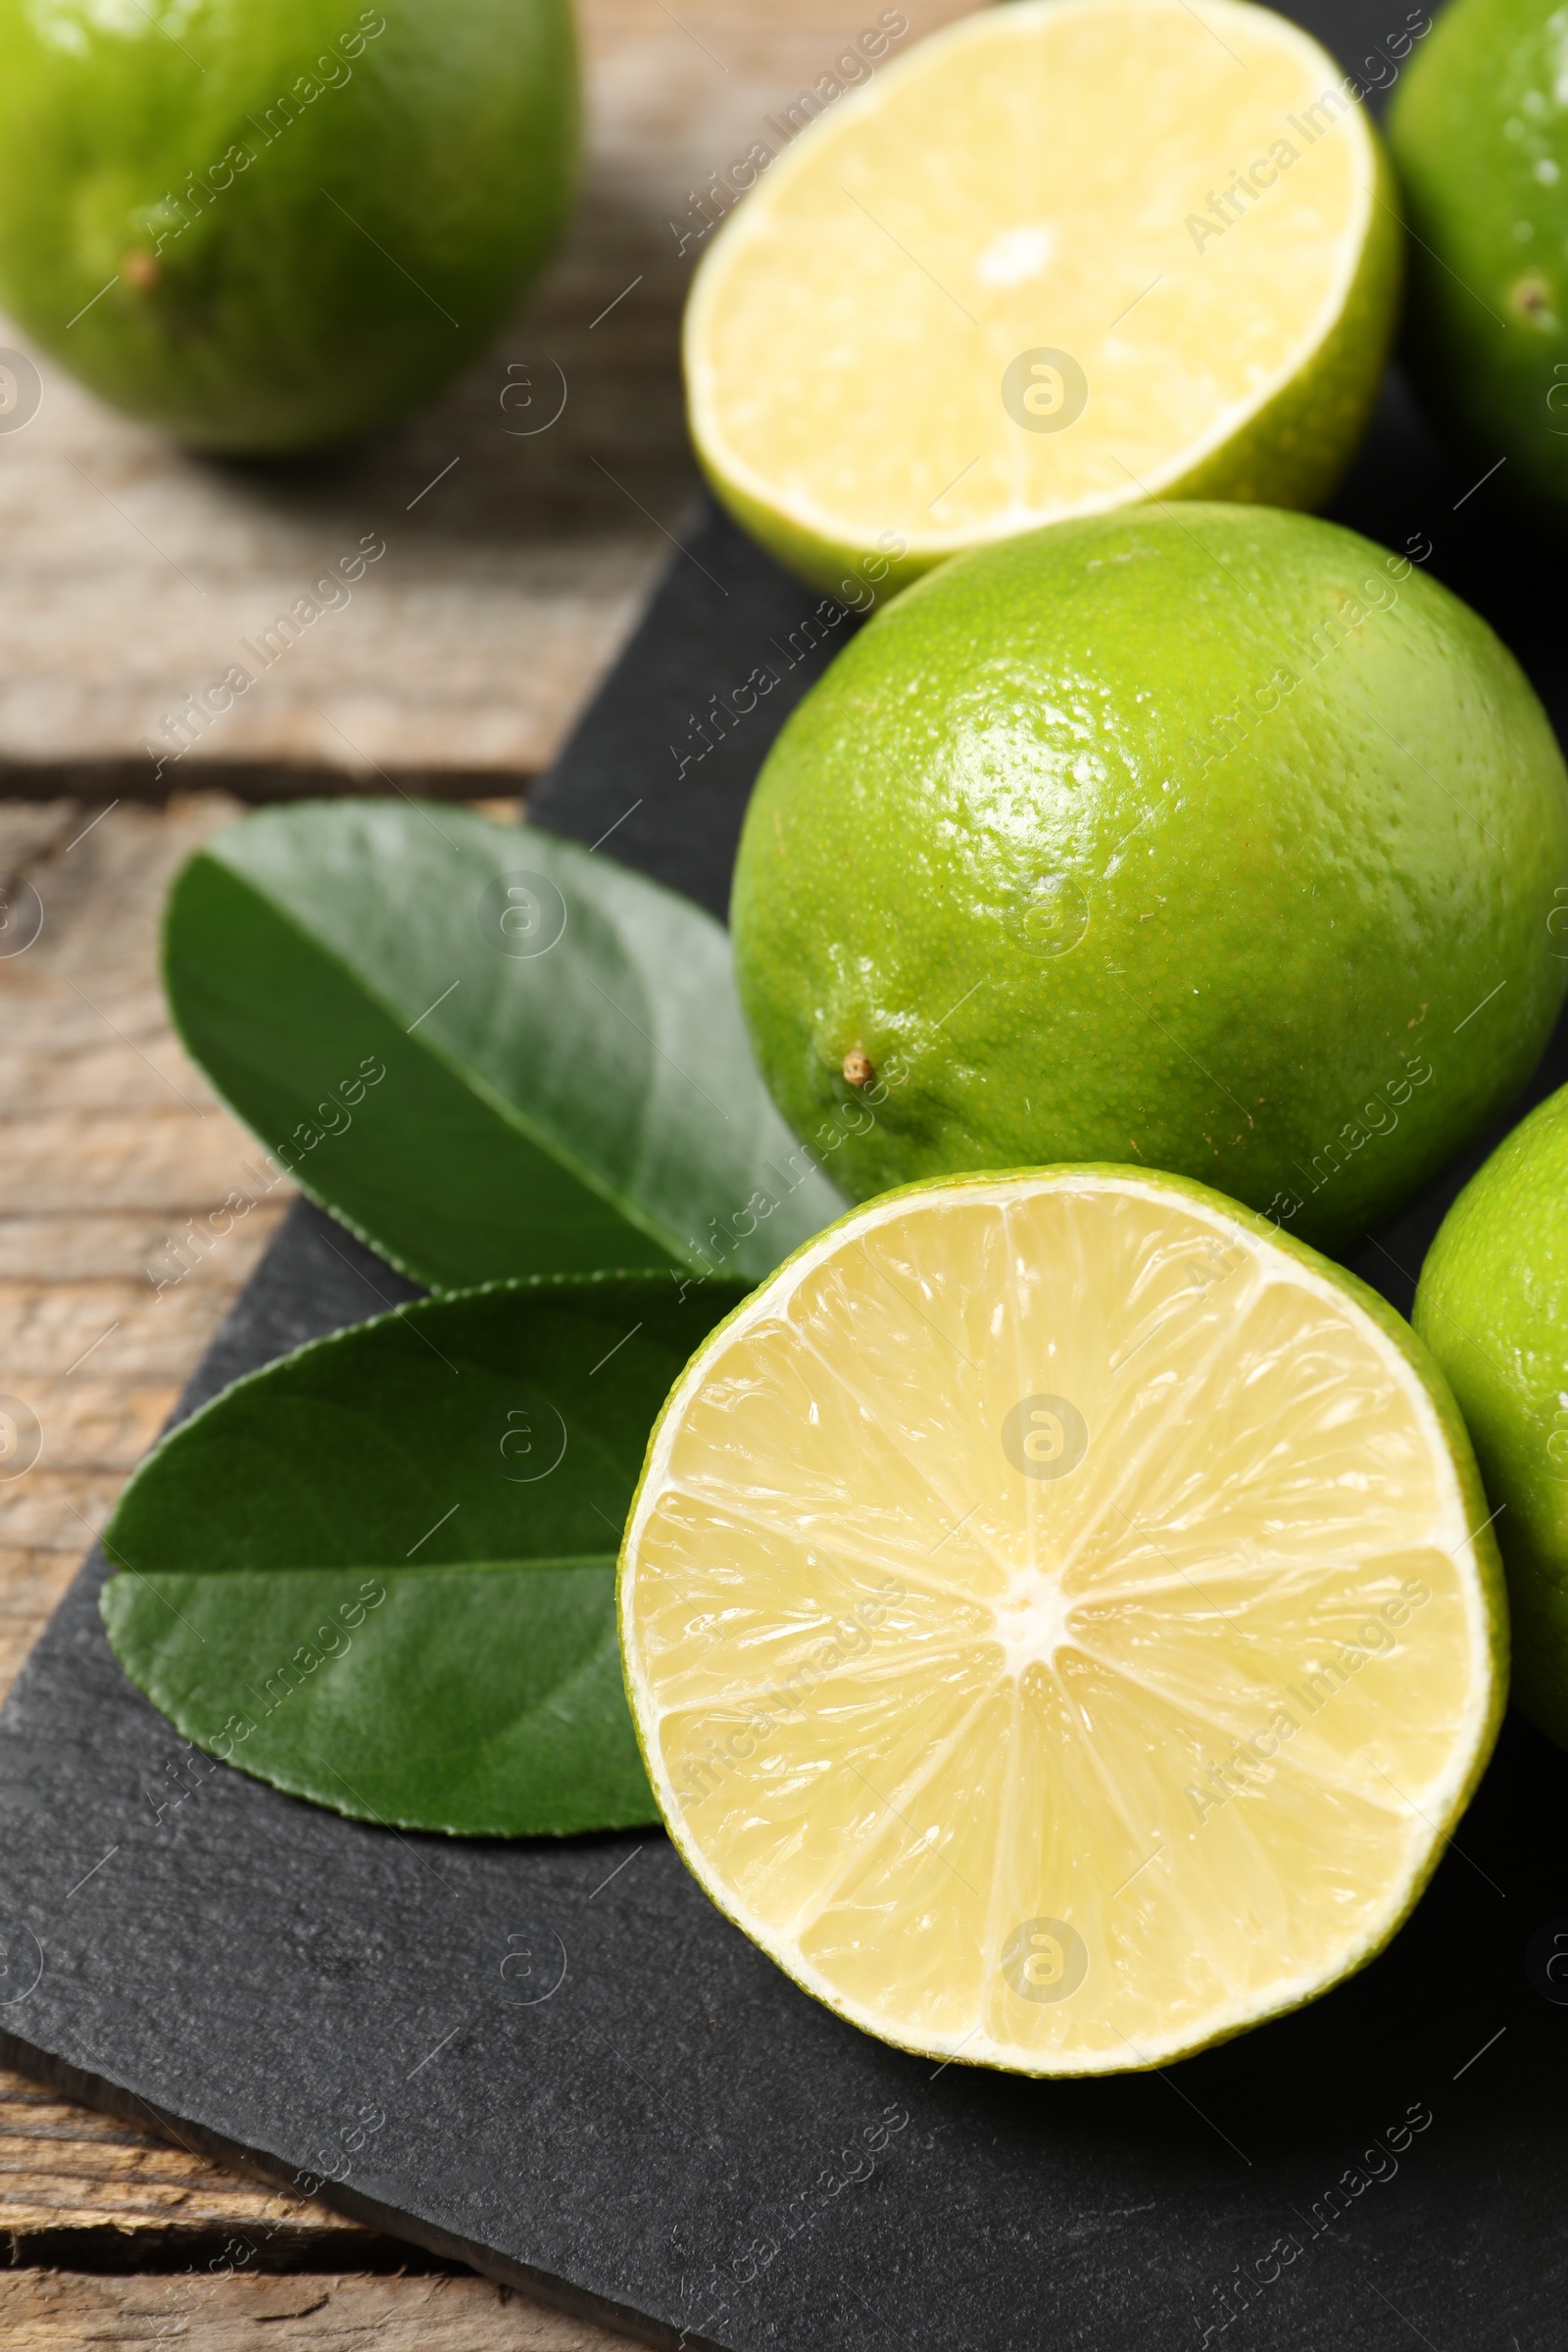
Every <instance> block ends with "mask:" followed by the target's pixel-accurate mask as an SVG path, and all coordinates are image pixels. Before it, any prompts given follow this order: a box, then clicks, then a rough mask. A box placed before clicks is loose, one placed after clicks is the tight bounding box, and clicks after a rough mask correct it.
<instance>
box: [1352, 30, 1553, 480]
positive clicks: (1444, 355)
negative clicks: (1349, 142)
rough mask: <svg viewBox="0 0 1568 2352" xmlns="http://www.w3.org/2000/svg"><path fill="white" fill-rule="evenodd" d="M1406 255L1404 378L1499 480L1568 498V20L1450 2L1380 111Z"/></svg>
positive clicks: (1439, 421)
mask: <svg viewBox="0 0 1568 2352" xmlns="http://www.w3.org/2000/svg"><path fill="white" fill-rule="evenodd" d="M1388 131H1389V141H1390V144H1391V146H1392V148H1393V151H1394V158H1395V162H1396V164H1397V169H1398V172H1399V177H1400V180H1401V182H1402V184H1403V191H1404V206H1405V217H1406V219H1407V221H1408V222H1409V225H1410V227H1411V228H1412V230H1413V231H1414V236H1413V237H1412V240H1411V243H1410V251H1409V272H1410V277H1409V303H1408V310H1407V315H1406V330H1405V341H1406V357H1407V362H1408V372H1409V375H1410V379H1411V382H1412V384H1413V386H1414V388H1415V391H1416V394H1417V397H1418V398H1419V399H1420V401H1421V402H1422V405H1423V406H1424V407H1425V408H1426V409H1427V411H1428V412H1429V414H1430V415H1431V416H1432V417H1433V419H1434V421H1435V422H1437V423H1438V424H1439V425H1440V426H1442V427H1443V428H1445V429H1446V430H1447V431H1449V432H1450V433H1454V434H1456V435H1457V436H1458V437H1459V438H1461V439H1462V440H1463V441H1464V442H1465V443H1466V444H1467V445H1469V447H1470V448H1471V449H1472V451H1473V453H1474V455H1475V457H1476V459H1477V461H1478V463H1486V464H1495V462H1496V461H1497V460H1499V459H1504V458H1505V459H1506V460H1507V461H1508V471H1507V474H1506V475H1505V476H1504V479H1503V484H1502V486H1503V487H1505V488H1511V489H1512V490H1513V491H1514V492H1515V493H1516V494H1519V493H1523V494H1525V495H1527V496H1528V495H1532V494H1544V495H1545V496H1546V497H1547V498H1550V499H1552V500H1554V501H1556V502H1558V503H1559V504H1565V505H1568V15H1565V13H1564V11H1563V8H1562V6H1561V4H1560V0H1454V4H1453V6H1452V7H1450V8H1448V9H1446V10H1445V12H1444V14H1443V16H1442V17H1441V18H1440V20H1439V22H1438V24H1437V26H1436V27H1435V29H1434V30H1433V32H1432V33H1431V35H1430V37H1429V38H1428V39H1427V40H1426V41H1425V43H1424V44H1423V46H1422V47H1421V48H1420V49H1419V50H1417V52H1416V53H1415V55H1414V57H1413V58H1412V59H1411V61H1410V65H1409V68H1408V70H1407V73H1406V75H1405V78H1404V80H1403V81H1402V83H1401V84H1400V85H1399V87H1398V89H1397V92H1396V94H1395V99H1394V104H1393V106H1392V108H1391V110H1390V114H1389V123H1388Z"/></svg>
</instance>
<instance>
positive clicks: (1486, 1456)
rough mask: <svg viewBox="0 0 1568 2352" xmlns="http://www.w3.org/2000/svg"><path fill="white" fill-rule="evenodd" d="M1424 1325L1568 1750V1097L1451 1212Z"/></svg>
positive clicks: (1539, 1706)
mask: <svg viewBox="0 0 1568 2352" xmlns="http://www.w3.org/2000/svg"><path fill="white" fill-rule="evenodd" d="M1561 944H1562V945H1563V947H1564V948H1565V949H1568V941H1564V942H1563V943H1561ZM1414 1321H1415V1327H1416V1330H1417V1331H1418V1332H1419V1333H1420V1334H1421V1337H1422V1338H1423V1339H1424V1340H1425V1341H1426V1344H1427V1346H1428V1347H1429V1348H1431V1350H1432V1352H1433V1354H1434V1355H1435V1356H1436V1357H1437V1359H1438V1362H1439V1363H1440V1364H1441V1365H1442V1367H1443V1369H1444V1371H1445V1372H1446V1374H1447V1376H1448V1385H1449V1386H1450V1388H1451V1389H1452V1390H1453V1393H1454V1396H1455V1397H1456V1398H1457V1399H1458V1403H1459V1409H1460V1411H1461V1412H1462V1413H1463V1415H1464V1418H1465V1422H1466V1425H1467V1426H1468V1428H1469V1431H1470V1435H1471V1438H1472V1440H1473V1441H1474V1444H1475V1449H1476V1458H1477V1460H1478V1461H1479V1463H1480V1465H1481V1475H1482V1478H1483V1479H1484V1481H1485V1483H1486V1489H1487V1495H1488V1498H1489V1500H1490V1501H1491V1502H1492V1503H1494V1504H1495V1506H1497V1521H1496V1531H1497V1538H1498V1542H1499V1544H1500V1545H1501V1549H1502V1558H1503V1565H1504V1568H1505V1569H1506V1571H1507V1578H1508V1603H1509V1611H1510V1614H1511V1616H1512V1619H1513V1638H1514V1679H1513V1694H1514V1696H1515V1698H1517V1700H1518V1701H1519V1704H1520V1706H1521V1707H1522V1708H1523V1709H1524V1711H1525V1713H1526V1714H1527V1715H1528V1716H1529V1717H1530V1718H1531V1720H1532V1722H1534V1723H1537V1724H1539V1725H1540V1726H1541V1729H1542V1730H1543V1731H1544V1732H1546V1733H1549V1734H1550V1736H1551V1738H1552V1739H1553V1740H1557V1741H1558V1742H1559V1744H1560V1745H1562V1746H1564V1747H1568V1088H1565V1089H1564V1090H1563V1092H1562V1093H1560V1094H1556V1095H1552V1096H1551V1097H1549V1099H1548V1100H1547V1101H1546V1102H1544V1103H1541V1104H1540V1105H1539V1107H1538V1108H1537V1109H1535V1110H1533V1111H1532V1112H1531V1114H1530V1116H1529V1117H1528V1118H1527V1119H1525V1120H1522V1121H1521V1123H1520V1124H1519V1126H1517V1127H1516V1128H1515V1129H1514V1131H1513V1133H1512V1134H1511V1135H1510V1136H1509V1137H1508V1138H1507V1139H1506V1141H1505V1142H1504V1143H1502V1144H1500V1145H1499V1146H1498V1147H1497V1150H1496V1151H1495V1152H1494V1153H1493V1154H1492V1157H1491V1158H1490V1159H1489V1160H1488V1161H1487V1164H1486V1166H1485V1167H1484V1168H1483V1169H1482V1170H1481V1173H1480V1174H1479V1175H1478V1176H1475V1177H1473V1178H1472V1179H1471V1181H1470V1182H1469V1184H1467V1185H1466V1186H1465V1189H1464V1191H1463V1192H1462V1193H1461V1194H1460V1195H1459V1198H1458V1200H1457V1201H1455V1202H1454V1204H1453V1206H1452V1208H1450V1209H1449V1211H1448V1213H1447V1215H1446V1218H1445V1219H1444V1221H1443V1227H1442V1230H1441V1231H1440V1233H1439V1235H1438V1238H1437V1240H1436V1241H1435V1242H1434V1243H1433V1245H1432V1248H1431V1250H1430V1251H1429V1252H1428V1254H1427V1261H1426V1264H1425V1265H1424V1266H1423V1267H1422V1269H1421V1284H1420V1288H1419V1290H1418V1291H1417V1293H1416V1301H1415V1316H1414Z"/></svg>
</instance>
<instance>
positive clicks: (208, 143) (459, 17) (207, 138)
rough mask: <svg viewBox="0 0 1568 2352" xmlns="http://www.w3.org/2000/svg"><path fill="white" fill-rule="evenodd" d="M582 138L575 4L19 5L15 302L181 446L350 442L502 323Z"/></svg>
mask: <svg viewBox="0 0 1568 2352" xmlns="http://www.w3.org/2000/svg"><path fill="white" fill-rule="evenodd" d="M377 27H379V28H380V29H379V30H377V29H376V28H377ZM577 147H578V103H577V77H576V59H575V50H574V45H573V35H572V26H571V18H570V10H569V0H449V4H448V5H446V6H443V7H440V8H432V7H427V6H421V5H419V4H418V0H374V4H373V5H369V6H364V5H362V0H180V4H178V5H176V6H174V7H172V8H170V7H167V6H154V7H150V8H145V9H143V8H141V7H138V6H137V5H135V0H116V4H115V5H108V6H105V5H102V4H101V0H0V305H3V307H4V308H5V309H6V310H7V311H8V312H9V313H10V315H11V316H12V317H13V318H14V319H17V320H18V322H19V323H20V324H21V325H22V326H23V327H24V328H25V330H26V332H27V333H28V334H29V336H31V337H32V338H33V339H34V340H35V341H36V342H37V343H38V344H39V345H41V346H42V348H43V349H44V350H45V351H46V352H48V353H49V354H50V355H51V356H52V357H53V358H54V359H56V360H58V361H59V362H60V363H61V364H62V365H63V366H64V367H67V368H70V369H71V370H72V372H73V374H75V375H77V376H79V377H80V378H81V380H82V381H83V382H84V383H86V384H88V385H90V386H91V388H92V389H93V390H94V391H95V392H97V393H99V394H101V395H102V397H103V398H104V399H105V400H108V401H111V402H113V403H114V404H115V405H116V406H117V407H119V408H122V409H125V410H128V411H129V413H130V414H131V415H132V416H134V417H142V418H145V419H146V420H148V421H149V422H151V423H155V424H158V425H162V426H164V427H166V428H167V429H168V430H169V431H171V432H172V433H175V434H177V435H178V436H179V437H180V438H182V439H183V440H186V441H188V442H191V443H193V444H196V445H198V446H202V447H206V448H209V449H213V450H219V451H226V452H231V453H235V454H246V455H270V454H279V453H286V452H289V451H295V450H303V449H309V448H312V447H316V446H320V445H325V444H329V443H332V442H335V441H338V440H341V439H343V438H345V437H347V436H349V435H351V434H355V433H360V432H363V431H365V430H367V429H368V428H369V427H371V426H374V425H377V424H380V423H382V422H384V421H386V420H387V419H388V418H390V417H395V416H397V415H399V414H400V413H401V412H403V411H404V410H406V409H408V408H410V407H412V406H413V405H415V404H416V403H417V402H418V401H419V400H421V399H423V398H425V397H426V396H427V395H428V394H430V393H431V392H433V391H435V390H436V389H437V388H438V387H439V386H440V385H441V384H443V383H445V382H446V381H447V380H448V379H449V378H450V377H451V376H453V375H455V374H456V373H457V372H458V371H459V370H460V369H461V368H463V367H464V366H465V365H466V362H467V361H469V360H470V359H471V358H472V357H473V356H474V355H475V353H476V352H478V351H479V350H481V349H482V348H483V346H484V345H485V343H486V342H488V341H489V339H490V338H491V337H492V336H493V335H494V334H495V332H496V330H497V329H498V328H499V327H500V326H501V324H502V323H503V322H504V320H505V319H506V318H507V317H508V315H509V313H510V312H511V310H512V309H513V307H514V305H515V303H516V301H517V300H518V298H519V296H520V294H521V292H522V290H523V288H524V287H525V286H526V284H527V283H528V281H529V279H530V278H531V277H532V275H533V274H534V272H535V271H536V270H537V269H538V267H539V265H540V263H541V262H542V261H543V259H544V257H545V256H546V254H547V253H548V252H549V250H550V248H551V246H552V245H553V244H554V242H555V240H556V237H557V236H558V234H559V232H560V230H561V228H562V226H563V225H564V221H565V218H566V214H567V211H568V210H569V206H570V201H571V195H572V190H573V185H574V179H575V171H576V157H577Z"/></svg>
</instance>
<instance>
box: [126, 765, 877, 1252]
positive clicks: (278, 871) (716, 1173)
mask: <svg viewBox="0 0 1568 2352" xmlns="http://www.w3.org/2000/svg"><path fill="white" fill-rule="evenodd" d="M509 894H510V895H509ZM165 975H166V980H167V985H168V989H169V999H170V1004H171V1005H172V1010H173V1014H174V1019H175V1021H176V1022H177V1024H178V1026H179V1029H180V1031H181V1034H182V1035H183V1037H184V1039H185V1042H186V1044H187V1045H188V1047H189V1048H190V1051H191V1053H192V1054H193V1055H194V1056H195V1058H196V1060H197V1061H199V1062H200V1063H201V1065H202V1067H203V1068H204V1069H205V1070H206V1072H207V1074H208V1076H209V1077H210V1078H211V1079H212V1081H213V1084H214V1085H215V1086H216V1087H217V1089H218V1090H219V1092H220V1094H221V1095H222V1096H223V1097H224V1098H225V1100H226V1101H227V1102H228V1103H231V1104H232V1106H233V1107H234V1109H235V1110H236V1111H237V1112H238V1113H239V1115H240V1117H241V1118H243V1119H244V1120H245V1121H246V1122H247V1124H248V1125H249V1126H251V1127H253V1128H254V1129H255V1130H256V1132H257V1134H258V1135H259V1136H260V1137H261V1139H262V1141H263V1143H264V1144H266V1145H267V1146H268V1147H269V1148H270V1150H271V1152H273V1153H274V1155H275V1156H276V1157H277V1158H278V1159H279V1160H280V1161H281V1162H282V1163H283V1164H284V1166H286V1167H287V1169H288V1171H289V1173H290V1175H291V1176H293V1178H294V1179H295V1181H296V1182H297V1183H298V1184H300V1185H301V1186H302V1187H303V1189H304V1190H305V1191H306V1192H307V1193H309V1194H310V1195H311V1197H312V1199H313V1200H316V1201H319V1202H320V1203H321V1205H322V1206H323V1207H325V1208H329V1209H331V1210H332V1211H333V1213H334V1214H335V1215H336V1216H338V1217H340V1218H341V1219H342V1221H343V1222H344V1223H345V1224H346V1225H348V1226H349V1227H351V1229H352V1230H353V1231H354V1232H356V1233H358V1234H359V1235H360V1236H361V1237H362V1238H363V1239H364V1240H366V1241H368V1242H369V1243H370V1244H371V1245H372V1247H373V1248H375V1249H377V1250H380V1251H381V1253H382V1255H383V1256H385V1257H387V1258H389V1259H390V1260H391V1261H392V1263H393V1264H394V1265H396V1266H399V1267H401V1268H402V1269H403V1270H404V1271H405V1272H406V1273H408V1274H410V1275H412V1276H413V1277H414V1278H415V1279H416V1280H417V1281H419V1282H423V1283H426V1284H428V1285H429V1286H430V1287H431V1288H432V1289H435V1290H457V1289H462V1288H464V1287H466V1285H468V1284H472V1283H476V1282H486V1281H491V1280H494V1279H498V1278H501V1277H504V1276H509V1275H520V1274H535V1273H558V1272H562V1273H564V1272H587V1271H590V1270H591V1269H593V1268H596V1267H599V1266H638V1265H642V1266H667V1265H670V1264H677V1265H681V1266H686V1267H695V1268H697V1269H698V1270H699V1271H702V1272H708V1271H710V1270H712V1271H715V1272H719V1271H721V1272H723V1273H724V1274H726V1275H729V1274H733V1275H735V1276H737V1277H739V1278H741V1279H743V1280H745V1281H746V1282H748V1283H754V1282H756V1281H758V1280H759V1279H760V1277H761V1276H762V1275H763V1274H765V1273H767V1272H768V1271H769V1270H770V1268H771V1267H773V1266H774V1265H776V1264H777V1263H778V1261H779V1260H780V1259H781V1258H783V1257H786V1256H787V1255H788V1254H789V1252H790V1250H793V1249H795V1248H796V1247H797V1246H798V1244H800V1243H801V1242H803V1241H805V1240H807V1239H808V1238H809V1236H810V1235H811V1234H813V1233H815V1232H818V1231H819V1230H820V1229H821V1227H822V1226H823V1225H825V1224H828V1223H830V1222H831V1221H832V1219H833V1218H834V1217H836V1216H839V1215H841V1214H842V1213H843V1210H844V1208H845V1206H846V1203H845V1201H844V1200H843V1199H842V1197H841V1196H840V1194H839V1193H838V1192H837V1191H836V1190H835V1189H834V1187H833V1186H832V1185H831V1184H830V1183H829V1182H828V1180H827V1178H826V1177H825V1176H824V1175H823V1174H822V1173H821V1171H820V1169H819V1168H818V1167H817V1166H816V1165H815V1163H814V1162H813V1160H812V1159H811V1157H810V1155H809V1153H808V1152H806V1150H805V1149H804V1148H803V1147H802V1146H800V1145H798V1144H797V1143H796V1142H795V1140H794V1138H793V1137H792V1136H791V1135H790V1134H789V1132H788V1130H787V1129H786V1128H785V1126H784V1125H783V1123H782V1121H781V1120H780V1119H779V1117H778V1114H777V1112H776V1111H775V1110H774V1109H773V1106H772V1104H771V1103H770V1102H769V1100H768V1098H767V1095H766V1093H765V1091H764V1089H763V1087H762V1082H761V1080H760V1077H759V1076H758V1074H757V1069H756V1065H755V1063H754V1062H753V1059H752V1054H751V1048H750V1045H749V1044H748V1041H747V1037H746V1031H745V1027H744V1024H743V1021H742V1018H741V1013H740V1007H739V1004H738V1002H737V999H736V995H735V986H734V981H733V978H732V976H731V970H730V953H729V941H728V938H727V936H726V934H725V932H724V931H723V929H722V928H721V927H720V925H719V924H717V923H715V922H714V921H713V920H712V918H711V916H710V915H708V914H706V913H705V912H704V911H703V910H702V908H701V907H695V906H693V905H692V904H691V902H690V901H688V900H686V899H683V898H680V897H679V896H677V895H676V893H674V892H673V891H668V890H663V889H662V888H661V887H660V886H659V885H658V884H657V883H653V882H647V881H644V880H643V879H642V877H641V876H640V875H637V874H633V873H630V872H628V871H627V869H626V868H625V867H623V866H617V865H615V864H614V863H613V860H611V859H610V858H607V857H605V856H604V855H603V854H599V855H596V854H594V853H593V852H591V851H588V850H584V849H580V848H578V846H577V845H576V844H575V843H574V842H568V841H563V840H560V839H558V838H557V837H556V836H555V835H553V834H549V833H545V832H542V831H540V830H539V829H538V828H536V827H534V826H531V825H530V826H516V825H497V824H491V823H489V822H487V821H486V820H485V819H484V818H482V817H479V816H476V815H474V814H473V813H472V812H471V811H469V810H467V809H454V808H450V807H448V806H446V805H444V804H442V803H434V804H430V805H428V806H426V805H424V804H422V803H415V802H404V801H373V800H358V799H356V800H343V801H321V802H315V803H308V804H295V805H294V806H292V807H286V808H279V809H266V810H264V811H262V812H261V813H259V814H258V815H255V816H252V817H250V818H248V819H246V820H245V821H244V822H243V823H241V824H237V825H234V826H232V827H230V828H229V830H227V831H226V832H224V833H221V834H219V835H218V836H217V838H216V839H215V840H214V841H212V842H211V843H209V844H208V846H207V847H206V848H205V849H204V850H202V851H201V852H200V853H199V854H198V855H197V856H196V857H195V858H192V859H191V860H190V862H189V864H188V865H186V866H185V868H184V870H183V871H182V873H181V874H180V875H179V878H178V880H177V881H176V882H175V885H174V888H173V891H172V895H171V898H170V904H169V912H168V918H167V927H166V935H165Z"/></svg>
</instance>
